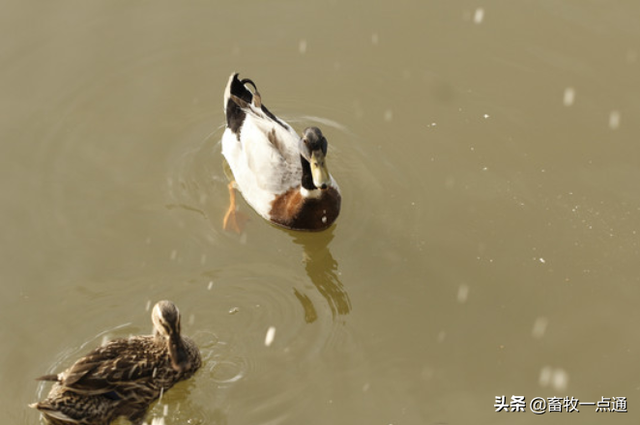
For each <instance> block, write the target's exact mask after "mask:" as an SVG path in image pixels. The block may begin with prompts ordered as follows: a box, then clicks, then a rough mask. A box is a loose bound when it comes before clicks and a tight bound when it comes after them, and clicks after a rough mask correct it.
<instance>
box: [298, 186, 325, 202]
mask: <svg viewBox="0 0 640 425" xmlns="http://www.w3.org/2000/svg"><path fill="white" fill-rule="evenodd" d="M322 192H323V191H322V190H320V189H311V190H309V189H305V188H304V187H302V186H300V194H301V195H302V197H303V198H311V199H318V198H319V197H321V196H322Z"/></svg>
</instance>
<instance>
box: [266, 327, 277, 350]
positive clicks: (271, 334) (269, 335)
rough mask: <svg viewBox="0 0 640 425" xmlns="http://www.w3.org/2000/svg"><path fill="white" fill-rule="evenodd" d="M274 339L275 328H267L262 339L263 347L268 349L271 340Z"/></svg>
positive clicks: (271, 342)
mask: <svg viewBox="0 0 640 425" xmlns="http://www.w3.org/2000/svg"><path fill="white" fill-rule="evenodd" d="M275 337H276V328H275V326H269V329H267V334H266V335H265V337H264V345H265V346H267V347H270V346H271V344H273V339H274V338H275Z"/></svg>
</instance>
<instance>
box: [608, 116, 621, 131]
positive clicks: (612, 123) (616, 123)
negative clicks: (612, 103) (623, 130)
mask: <svg viewBox="0 0 640 425" xmlns="http://www.w3.org/2000/svg"><path fill="white" fill-rule="evenodd" d="M618 127H620V112H618V111H611V113H610V114H609V128H611V129H612V130H617V129H618Z"/></svg>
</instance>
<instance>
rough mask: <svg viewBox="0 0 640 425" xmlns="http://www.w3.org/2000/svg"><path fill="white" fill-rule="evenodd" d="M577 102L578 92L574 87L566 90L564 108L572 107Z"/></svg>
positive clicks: (563, 100) (563, 101) (563, 97)
mask: <svg viewBox="0 0 640 425" xmlns="http://www.w3.org/2000/svg"><path fill="white" fill-rule="evenodd" d="M575 101H576V91H575V89H574V88H573V87H567V88H566V89H564V95H563V96H562V103H563V104H564V106H571V105H573V104H574V103H575Z"/></svg>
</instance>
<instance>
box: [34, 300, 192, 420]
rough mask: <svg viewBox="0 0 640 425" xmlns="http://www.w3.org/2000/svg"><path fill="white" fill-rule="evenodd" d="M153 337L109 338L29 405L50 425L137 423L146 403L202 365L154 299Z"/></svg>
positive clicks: (168, 310) (170, 308) (171, 315)
mask: <svg viewBox="0 0 640 425" xmlns="http://www.w3.org/2000/svg"><path fill="white" fill-rule="evenodd" d="M151 320H152V322H153V325H154V332H153V335H148V336H147V335H145V336H132V337H129V338H121V339H115V340H113V341H110V342H108V343H107V344H105V345H103V346H101V347H98V348H96V349H95V350H93V351H91V352H90V353H89V354H87V355H86V356H84V357H82V358H81V359H80V360H78V361H76V362H75V363H74V364H73V366H71V367H70V368H68V369H67V370H65V371H64V372H61V373H59V374H57V375H45V376H42V377H40V378H38V379H39V380H44V381H54V382H55V384H54V385H53V388H52V389H51V391H50V393H49V395H48V396H47V398H46V399H45V400H43V401H40V402H38V403H34V404H32V405H30V406H31V407H33V408H36V409H38V410H39V411H40V412H42V414H43V416H44V417H45V419H46V421H47V422H48V423H50V424H52V425H68V424H80V425H108V424H110V423H111V422H112V421H113V420H115V419H116V418H118V417H120V416H124V417H125V418H127V419H128V420H129V421H131V422H132V423H133V424H135V425H139V424H141V423H142V421H143V420H144V417H145V416H146V413H147V410H148V408H149V405H150V404H151V403H152V402H153V401H155V400H156V399H158V398H159V397H160V396H161V395H162V393H163V392H165V391H167V390H168V389H169V388H171V387H172V386H173V385H174V384H175V383H176V382H178V381H182V380H184V379H187V378H190V377H191V376H192V375H193V374H194V373H195V372H196V370H198V368H199V367H200V365H201V363H202V361H201V359H200V352H199V350H198V347H196V345H195V343H194V342H193V341H192V340H191V339H189V338H187V337H183V336H181V334H180V312H179V311H178V308H177V307H176V306H175V304H173V303H172V302H171V301H160V302H158V303H157V304H156V305H155V306H154V307H153V311H152V313H151Z"/></svg>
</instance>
